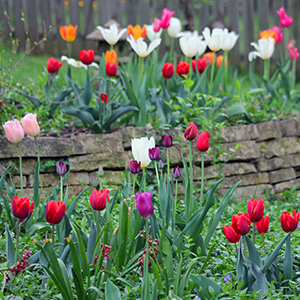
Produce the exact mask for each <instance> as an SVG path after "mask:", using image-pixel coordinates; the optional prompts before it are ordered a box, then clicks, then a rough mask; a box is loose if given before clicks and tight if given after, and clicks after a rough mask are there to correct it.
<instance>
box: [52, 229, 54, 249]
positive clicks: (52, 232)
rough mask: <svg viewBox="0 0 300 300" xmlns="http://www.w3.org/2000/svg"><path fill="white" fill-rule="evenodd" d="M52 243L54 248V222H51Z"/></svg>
mask: <svg viewBox="0 0 300 300" xmlns="http://www.w3.org/2000/svg"><path fill="white" fill-rule="evenodd" d="M52 245H53V248H54V224H52Z"/></svg>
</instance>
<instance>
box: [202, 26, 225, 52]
mask: <svg viewBox="0 0 300 300" xmlns="http://www.w3.org/2000/svg"><path fill="white" fill-rule="evenodd" d="M202 34H203V36H204V38H205V41H206V43H207V46H208V47H209V49H210V50H211V51H213V52H217V51H219V50H220V49H221V48H222V46H223V41H224V36H225V34H224V31H223V29H221V28H214V29H213V30H212V32H210V29H209V28H208V27H205V28H204V30H203V32H202Z"/></svg>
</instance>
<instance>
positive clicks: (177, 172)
mask: <svg viewBox="0 0 300 300" xmlns="http://www.w3.org/2000/svg"><path fill="white" fill-rule="evenodd" d="M173 178H174V179H178V178H180V169H179V168H178V167H176V168H174V169H173Z"/></svg>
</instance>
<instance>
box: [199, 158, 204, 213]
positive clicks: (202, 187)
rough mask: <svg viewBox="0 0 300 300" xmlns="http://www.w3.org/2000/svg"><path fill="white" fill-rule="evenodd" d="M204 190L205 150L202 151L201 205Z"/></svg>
mask: <svg viewBox="0 0 300 300" xmlns="http://www.w3.org/2000/svg"><path fill="white" fill-rule="evenodd" d="M203 190H204V152H201V193H200V207H202V202H203Z"/></svg>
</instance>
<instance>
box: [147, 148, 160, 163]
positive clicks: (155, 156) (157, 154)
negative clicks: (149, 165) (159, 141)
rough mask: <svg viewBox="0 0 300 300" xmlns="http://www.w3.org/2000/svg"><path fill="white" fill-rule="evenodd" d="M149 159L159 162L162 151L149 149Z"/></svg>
mask: <svg viewBox="0 0 300 300" xmlns="http://www.w3.org/2000/svg"><path fill="white" fill-rule="evenodd" d="M149 158H150V159H151V160H159V159H160V150H159V148H158V147H155V148H150V149H149Z"/></svg>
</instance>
